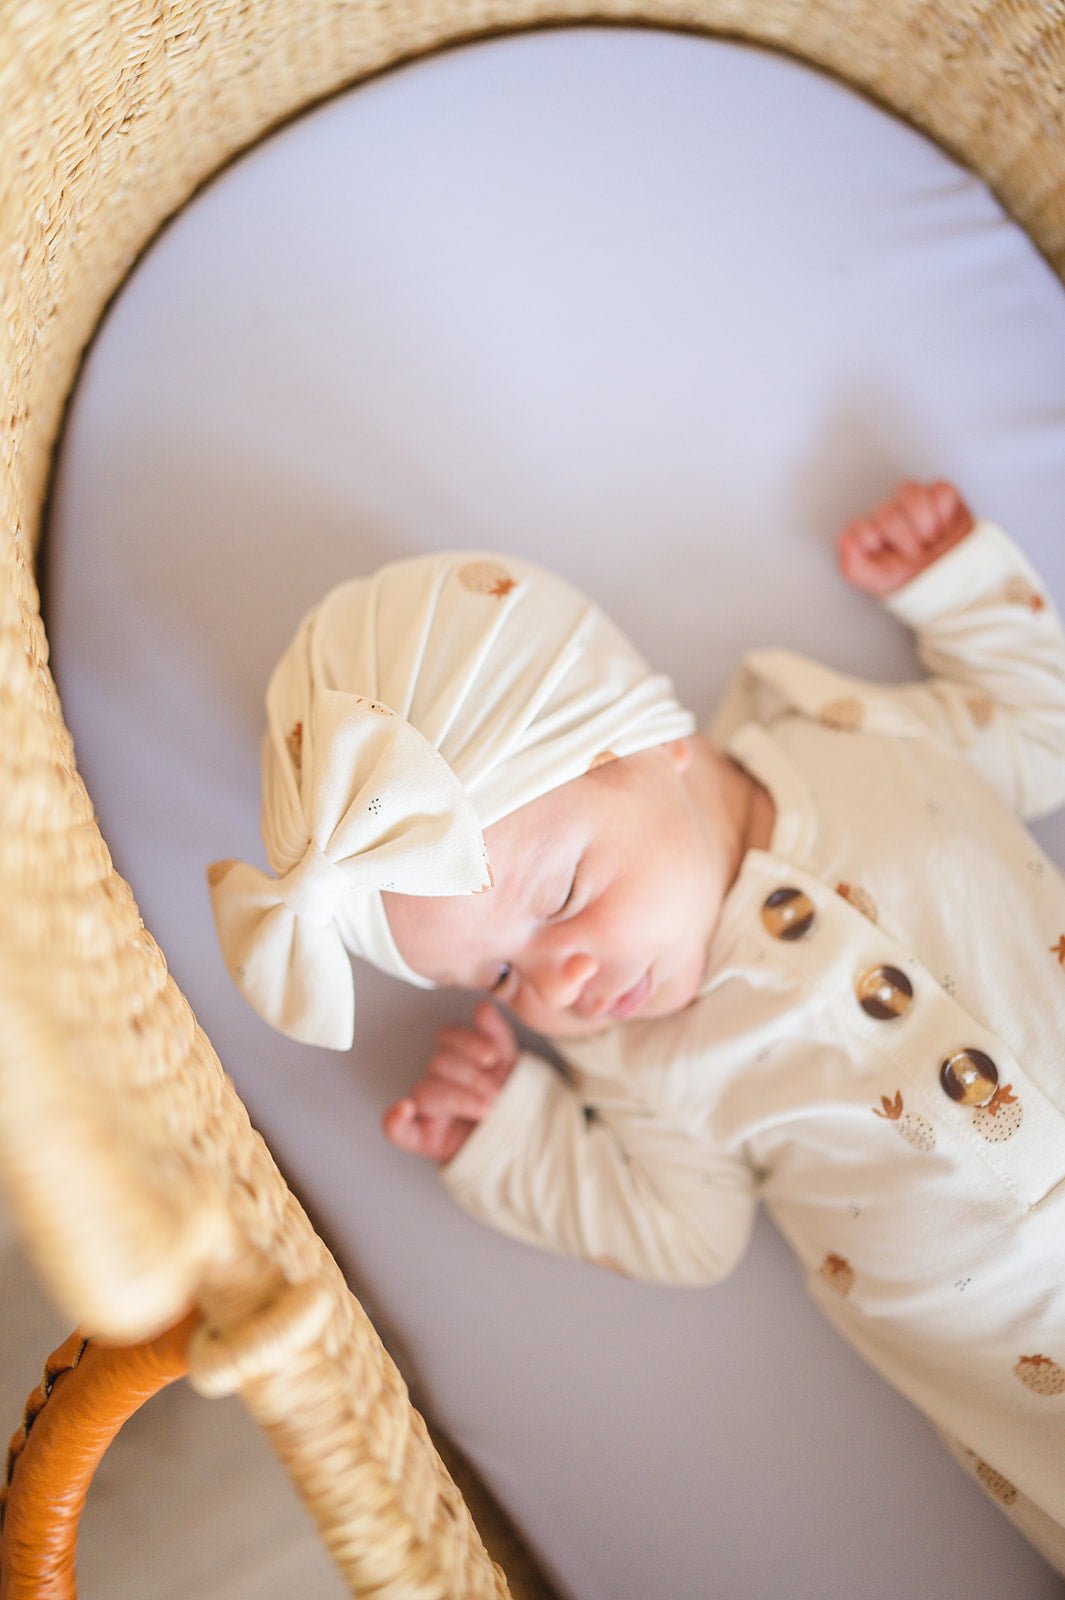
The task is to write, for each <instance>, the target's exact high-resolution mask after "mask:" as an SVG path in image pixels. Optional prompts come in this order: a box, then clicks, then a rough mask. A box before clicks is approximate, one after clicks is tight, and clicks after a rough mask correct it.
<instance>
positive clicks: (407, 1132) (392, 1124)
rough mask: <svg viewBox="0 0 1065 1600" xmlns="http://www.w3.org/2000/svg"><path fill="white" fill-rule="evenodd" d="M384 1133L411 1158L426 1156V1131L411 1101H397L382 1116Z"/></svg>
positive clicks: (416, 1108)
mask: <svg viewBox="0 0 1065 1600" xmlns="http://www.w3.org/2000/svg"><path fill="white" fill-rule="evenodd" d="M384 1129H385V1133H386V1134H387V1135H388V1137H389V1138H390V1139H391V1141H392V1143H393V1144H394V1145H398V1146H399V1148H400V1149H401V1150H406V1151H407V1153H408V1154H409V1155H412V1156H424V1155H428V1153H429V1151H428V1136H427V1135H428V1130H427V1128H426V1125H425V1123H424V1122H423V1121H422V1119H421V1118H420V1117H419V1115H418V1107H417V1106H416V1105H415V1104H414V1101H413V1100H397V1102H396V1104H395V1105H394V1106H389V1108H388V1110H387V1111H386V1112H385V1115H384Z"/></svg>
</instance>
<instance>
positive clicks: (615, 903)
mask: <svg viewBox="0 0 1065 1600" xmlns="http://www.w3.org/2000/svg"><path fill="white" fill-rule="evenodd" d="M697 758H698V759H697ZM705 763H706V752H705V750H704V749H702V748H701V747H700V744H699V742H698V741H697V740H696V741H693V740H679V741H677V742H676V743H675V744H671V745H659V746H657V747H655V748H654V749H651V750H646V751H642V752H640V753H639V754H638V755H635V756H627V757H625V758H623V759H622V760H617V761H612V762H609V763H608V764H606V765H604V766H600V767H597V768H596V769H595V770H594V771H592V772H590V773H588V774H586V775H585V776H584V777H581V778H575V779H574V780H573V781H572V782H571V783H567V784H564V785H563V786H562V787H561V788H558V789H554V790H552V791H550V792H549V793H548V794H545V795H542V796H541V797H540V798H539V799H537V800H534V801H532V802H531V803H530V804H529V805H526V806H523V807H522V808H521V810H520V811H516V812H513V813H512V814H511V815H510V816H509V817H505V818H503V820H502V821H500V822H497V823H495V824H494V825H493V826H492V827H490V828H487V829H486V830H485V842H486V844H487V846H488V856H489V861H490V862H491V866H492V873H493V877H494V880H495V887H494V889H493V890H492V891H491V892H490V893H488V894H483V895H462V896H441V897H439V898H421V897H413V896H409V895H397V894H386V895H385V896H384V901H385V909H386V912H387V915H388V920H389V924H390V926H391V929H392V934H393V937H394V938H395V941H396V944H397V946H398V947H399V951H400V954H401V955H402V956H403V958H404V960H405V961H406V962H407V963H408V965H409V966H411V967H413V969H414V970H415V972H419V973H421V974H422V975H423V976H424V977H427V978H430V979H432V980H433V981H434V982H436V983H439V984H445V985H446V984H451V985H459V986H460V987H463V988H469V989H486V990H488V991H490V992H491V993H492V994H493V995H495V996H497V997H498V998H499V999H500V1000H502V1001H503V1002H505V1004H506V1005H507V1006H509V1008H510V1009H511V1010H512V1011H513V1012H514V1013H515V1015H517V1016H518V1017H520V1018H521V1020H522V1021H523V1022H526V1023H528V1024H529V1026H530V1027H532V1028H535V1029H536V1030H537V1031H538V1032H540V1033H544V1034H547V1035H554V1036H559V1037H562V1036H565V1035H569V1036H573V1035H575V1034H587V1033H593V1032H597V1031H599V1030H600V1029H602V1028H605V1027H609V1026H611V1025H612V1024H614V1023H615V1022H619V1021H624V1020H626V1019H627V1018H629V1017H633V1016H639V1017H641V1018H643V1017H657V1016H666V1015H668V1014H669V1013H670V1012H673V1011H678V1010H680V1009H681V1008H682V1007H684V1006H686V1005H688V1004H689V1002H690V1001H691V1000H693V999H694V997H695V995H696V993H697V991H698V989H699V986H700V983H701V980H702V977H703V973H704V971H705V969H706V963H707V955H708V950H709V944H710V939H711V936H712V934H713V931H714V927H715V925H716V922H717V917H718V912H719V909H720V904H721V900H722V898H723V896H724V893H725V891H726V890H727V888H728V885H729V883H730V882H731V877H732V876H733V875H734V872H735V870H737V869H738V861H737V860H735V859H734V856H735V850H734V848H732V847H730V846H729V845H727V844H725V845H723V843H722V839H721V836H720V833H719V832H718V829H717V826H716V819H715V818H714V817H713V814H712V812H709V811H708V809H707V807H706V804H705V798H706V797H705V776H706V765H705ZM733 846H734V841H733Z"/></svg>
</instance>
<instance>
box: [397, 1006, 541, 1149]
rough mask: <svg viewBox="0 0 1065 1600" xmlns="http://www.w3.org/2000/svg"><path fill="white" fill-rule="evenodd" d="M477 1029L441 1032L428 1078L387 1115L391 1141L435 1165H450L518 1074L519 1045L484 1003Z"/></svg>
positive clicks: (506, 1024) (475, 1017) (475, 1018)
mask: <svg viewBox="0 0 1065 1600" xmlns="http://www.w3.org/2000/svg"><path fill="white" fill-rule="evenodd" d="M473 1023H474V1025H473V1027H472V1028H463V1027H455V1028H441V1029H440V1032H439V1033H438V1034H437V1036H436V1049H435V1051H434V1052H433V1054H432V1056H431V1057H430V1059H429V1064H428V1066H427V1067H426V1069H425V1076H424V1077H423V1078H422V1080H421V1082H420V1083H419V1084H417V1085H416V1087H415V1088H414V1089H413V1090H412V1091H411V1093H410V1094H409V1095H408V1096H407V1098H406V1099H404V1100H398V1101H397V1102H396V1104H395V1105H394V1106H389V1108H388V1110H387V1111H386V1112H385V1118H384V1127H385V1132H386V1134H387V1135H388V1137H389V1138H390V1139H391V1141H392V1143H393V1144H395V1145H398V1146H399V1148H400V1149H401V1150H408V1151H410V1153H411V1154H412V1155H416V1156H425V1157H427V1159H428V1160H430V1161H438V1162H441V1163H443V1162H445V1161H450V1160H451V1158H452V1156H454V1155H457V1154H458V1152H459V1151H460V1150H461V1148H462V1146H463V1145H464V1144H465V1142H466V1140H467V1139H468V1138H469V1136H470V1134H471V1133H472V1132H473V1130H474V1128H475V1127H476V1126H477V1124H478V1123H479V1122H480V1121H482V1119H483V1118H484V1117H486V1116H487V1114H488V1112H489V1111H490V1109H491V1107H492V1104H493V1102H494V1100H495V1097H496V1095H497V1094H498V1093H499V1091H500V1089H501V1088H502V1087H503V1085H504V1083H505V1082H506V1081H507V1078H508V1077H509V1076H510V1074H511V1072H512V1071H513V1070H514V1064H515V1062H516V1061H517V1059H518V1042H517V1040H516V1039H515V1037H514V1032H513V1029H512V1028H511V1026H510V1024H509V1022H507V1021H506V1020H505V1018H504V1017H503V1016H502V1015H501V1014H500V1013H499V1012H498V1011H497V1010H496V1008H495V1006H493V1005H489V1003H488V1001H487V1000H483V1001H482V1002H481V1004H480V1005H479V1006H478V1007H477V1009H476V1010H475V1011H474V1013H473Z"/></svg>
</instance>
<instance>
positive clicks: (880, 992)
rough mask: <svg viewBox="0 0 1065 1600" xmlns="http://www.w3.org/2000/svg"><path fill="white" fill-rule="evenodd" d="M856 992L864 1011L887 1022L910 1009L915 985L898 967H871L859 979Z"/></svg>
mask: <svg viewBox="0 0 1065 1600" xmlns="http://www.w3.org/2000/svg"><path fill="white" fill-rule="evenodd" d="M855 992H856V993H857V996H858V1003H859V1005H860V1006H861V1008H862V1010H863V1011H868V1013H869V1015H870V1016H871V1017H880V1018H882V1019H883V1020H884V1021H885V1022H887V1021H889V1020H890V1019H891V1018H892V1017H901V1016H902V1014H903V1012H904V1011H908V1010H909V1009H910V1001H911V1000H912V999H913V984H912V983H911V982H910V980H909V978H908V977H907V976H906V974H905V973H904V972H900V971H899V969H898V967H870V968H869V971H868V972H863V973H862V975H861V977H860V978H859V979H858V982H857V984H856V985H855Z"/></svg>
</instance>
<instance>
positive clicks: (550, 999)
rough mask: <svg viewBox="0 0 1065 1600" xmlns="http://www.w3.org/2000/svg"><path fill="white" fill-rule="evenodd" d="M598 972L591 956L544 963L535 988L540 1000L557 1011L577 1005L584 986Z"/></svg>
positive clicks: (572, 957)
mask: <svg viewBox="0 0 1065 1600" xmlns="http://www.w3.org/2000/svg"><path fill="white" fill-rule="evenodd" d="M597 971H598V965H597V963H596V961H595V959H594V957H592V956H589V955H571V956H566V957H565V958H564V959H563V960H561V961H556V962H546V961H545V962H544V964H543V966H542V968H541V969H540V971H539V972H537V974H536V977H535V980H534V982H535V987H536V988H537V989H538V990H539V992H540V998H541V999H542V1000H544V1001H545V1002H546V1003H547V1004H548V1005H549V1006H553V1007H554V1008H555V1010H556V1011H564V1010H566V1009H567V1007H569V1006H572V1005H575V1004H576V1003H577V1001H578V1000H579V999H580V997H581V994H582V993H583V991H584V986H585V984H586V983H588V981H589V980H590V979H591V978H593V977H594V976H595V974H596V972H597Z"/></svg>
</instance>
